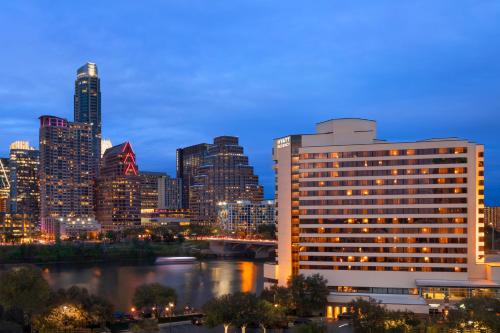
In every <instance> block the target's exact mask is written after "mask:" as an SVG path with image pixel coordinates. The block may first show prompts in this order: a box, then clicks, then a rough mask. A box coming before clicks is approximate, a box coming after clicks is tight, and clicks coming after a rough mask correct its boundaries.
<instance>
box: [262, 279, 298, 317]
mask: <svg viewBox="0 0 500 333" xmlns="http://www.w3.org/2000/svg"><path fill="white" fill-rule="evenodd" d="M260 298H262V299H263V300H266V301H268V302H269V303H271V304H273V305H277V306H278V307H279V308H280V310H281V311H283V312H284V313H285V314H290V312H291V310H292V303H293V301H292V295H291V292H290V289H289V288H287V287H283V286H278V285H272V286H271V288H266V289H264V290H263V291H262V293H261V294H260Z"/></svg>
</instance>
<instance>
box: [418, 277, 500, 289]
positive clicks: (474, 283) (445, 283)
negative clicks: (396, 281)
mask: <svg viewBox="0 0 500 333" xmlns="http://www.w3.org/2000/svg"><path fill="white" fill-rule="evenodd" d="M415 282H416V284H417V286H419V287H471V288H488V287H490V288H491V287H500V285H499V284H498V283H496V282H494V281H491V280H458V281H457V280H455V281H454V280H424V279H422V280H421V279H417V280H415Z"/></svg>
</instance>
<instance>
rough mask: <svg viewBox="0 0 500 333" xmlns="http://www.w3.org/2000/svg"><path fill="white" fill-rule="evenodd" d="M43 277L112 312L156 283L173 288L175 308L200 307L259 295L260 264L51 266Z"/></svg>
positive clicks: (244, 262) (201, 263) (128, 303)
mask: <svg viewBox="0 0 500 333" xmlns="http://www.w3.org/2000/svg"><path fill="white" fill-rule="evenodd" d="M42 271H43V275H44V277H45V278H46V279H47V281H48V282H49V284H50V285H51V286H52V287H53V288H54V289H57V288H67V287H69V286H72V285H77V286H80V287H85V288H87V289H88V290H89V292H91V293H94V294H97V295H100V296H102V297H105V298H107V299H108V300H109V301H110V302H112V303H113V304H114V305H115V308H116V309H120V310H124V311H126V310H127V309H130V307H131V306H132V304H131V300H132V296H133V294H134V290H135V288H136V287H137V286H139V285H141V284H143V283H153V282H159V283H161V284H164V285H167V286H169V287H172V288H174V289H175V290H176V291H177V295H178V302H177V303H178V305H179V306H180V307H183V306H184V305H186V304H189V305H190V306H194V307H196V308H199V307H201V306H202V305H203V304H204V303H205V302H206V301H208V300H209V299H210V298H212V297H213V296H220V295H223V294H227V293H230V292H234V291H250V292H257V293H259V292H260V291H261V290H262V285H263V279H262V264H261V263H258V262H251V261H239V260H224V261H222V260H216V261H203V262H196V263H191V264H176V265H133V264H101V263H99V264H93V265H85V266H81V265H53V266H47V267H43V270H42Z"/></svg>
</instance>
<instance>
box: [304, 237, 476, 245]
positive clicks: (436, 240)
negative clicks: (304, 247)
mask: <svg viewBox="0 0 500 333" xmlns="http://www.w3.org/2000/svg"><path fill="white" fill-rule="evenodd" d="M300 242H301V243H307V244H308V245H309V244H315V243H331V245H333V244H334V243H354V244H356V243H357V244H363V243H380V244H384V243H385V244H401V243H409V244H467V238H448V237H418V238H417V237H381V236H377V237H300Z"/></svg>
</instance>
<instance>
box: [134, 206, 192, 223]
mask: <svg viewBox="0 0 500 333" xmlns="http://www.w3.org/2000/svg"><path fill="white" fill-rule="evenodd" d="M190 223H191V216H190V213H189V210H188V209H149V210H143V211H142V213H141V225H144V226H150V227H155V226H169V225H178V226H182V227H185V226H188V225H190Z"/></svg>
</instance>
